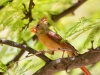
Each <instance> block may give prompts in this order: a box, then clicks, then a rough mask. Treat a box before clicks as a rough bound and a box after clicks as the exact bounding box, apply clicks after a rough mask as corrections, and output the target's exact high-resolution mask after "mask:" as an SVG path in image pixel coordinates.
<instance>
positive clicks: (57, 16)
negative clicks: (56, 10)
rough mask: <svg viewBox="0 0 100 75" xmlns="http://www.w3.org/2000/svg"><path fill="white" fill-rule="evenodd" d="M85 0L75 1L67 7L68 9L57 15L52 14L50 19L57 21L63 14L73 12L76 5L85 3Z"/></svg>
mask: <svg viewBox="0 0 100 75" xmlns="http://www.w3.org/2000/svg"><path fill="white" fill-rule="evenodd" d="M86 1H87V0H78V2H77V3H75V4H74V5H72V6H71V7H69V8H68V9H66V10H64V11H63V12H62V13H60V14H58V15H52V16H51V17H52V20H53V21H55V22H56V21H58V20H59V19H60V18H62V17H64V16H65V15H68V14H70V13H73V12H74V11H75V10H76V9H77V8H78V7H80V6H81V5H82V4H83V3H85V2H86Z"/></svg>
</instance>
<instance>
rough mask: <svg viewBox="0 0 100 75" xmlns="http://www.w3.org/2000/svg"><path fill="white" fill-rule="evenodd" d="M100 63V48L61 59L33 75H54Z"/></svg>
mask: <svg viewBox="0 0 100 75" xmlns="http://www.w3.org/2000/svg"><path fill="white" fill-rule="evenodd" d="M98 61H100V47H98V48H96V49H93V50H92V51H89V52H87V53H84V54H81V55H78V56H76V57H68V58H60V59H57V60H54V61H51V62H50V63H49V64H46V65H45V66H44V67H43V68H42V69H40V70H39V71H38V72H36V73H35V74H33V75H53V74H54V73H56V72H59V71H62V70H68V69H74V68H79V67H82V66H87V65H90V64H93V63H96V62H98Z"/></svg>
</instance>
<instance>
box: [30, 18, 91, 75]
mask: <svg viewBox="0 0 100 75" xmlns="http://www.w3.org/2000/svg"><path fill="white" fill-rule="evenodd" d="M31 31H32V32H34V33H36V35H37V37H38V39H39V41H40V42H41V43H42V44H43V45H44V46H46V47H47V48H48V49H49V50H50V51H55V50H59V51H63V50H65V52H66V53H67V54H68V56H70V57H73V56H76V55H77V50H76V49H75V48H74V47H73V46H72V45H71V44H70V43H69V42H68V41H67V40H66V41H63V42H61V40H62V39H63V38H62V37H61V36H60V35H59V34H57V33H56V32H54V31H52V30H50V29H49V23H48V20H47V17H43V18H41V19H40V20H39V21H38V23H37V25H36V26H35V27H32V29H31ZM80 69H81V70H82V71H83V73H84V74H85V75H91V73H90V72H89V71H88V70H87V69H86V68H85V67H80Z"/></svg>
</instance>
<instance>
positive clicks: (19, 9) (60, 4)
mask: <svg viewBox="0 0 100 75" xmlns="http://www.w3.org/2000/svg"><path fill="white" fill-rule="evenodd" d="M29 1H30V0H0V38H5V39H9V40H12V41H15V42H19V43H23V42H25V43H26V44H27V45H28V46H30V47H32V48H34V49H36V50H43V49H46V48H45V47H44V46H43V45H42V44H41V43H40V42H38V43H36V45H35V44H34V43H35V41H33V40H32V37H33V36H34V35H35V34H34V33H31V31H30V29H31V28H32V27H33V26H35V25H36V24H37V22H38V20H39V19H40V18H42V17H44V16H47V17H48V21H49V23H50V25H51V27H54V29H53V28H51V29H52V30H54V31H55V32H57V33H58V34H60V35H61V36H62V37H63V38H64V40H66V39H67V40H68V41H69V42H70V43H71V44H72V45H73V46H74V47H75V48H77V49H78V50H80V51H83V50H85V51H86V50H87V48H89V47H90V46H91V45H90V42H91V40H94V46H95V47H97V46H100V37H99V34H100V25H99V24H100V9H99V8H96V7H100V4H98V3H100V1H99V0H95V1H93V0H88V1H87V2H86V3H85V4H84V5H83V6H81V7H80V8H79V9H77V10H76V11H75V12H74V15H73V14H72V13H73V12H72V13H70V15H68V16H64V17H63V18H61V19H60V20H59V21H57V22H54V21H53V20H52V18H51V16H52V15H58V14H59V13H61V12H63V11H64V10H66V9H67V8H69V7H70V6H71V5H73V3H74V2H73V0H33V2H34V4H35V6H33V8H32V15H31V16H32V18H33V20H32V22H31V23H30V24H29V27H26V28H25V29H23V30H22V28H23V27H24V26H25V25H26V24H27V23H28V22H29V18H25V19H23V18H24V17H25V16H26V15H25V14H24V12H25V10H27V11H29V10H28V9H29ZM23 4H24V5H25V6H26V9H25V8H24V5H23ZM89 5H90V6H89ZM1 6H2V7H1ZM89 7H91V8H90V9H87V8H89ZM92 8H93V9H92ZM95 8H96V9H95ZM81 10H82V11H81ZM80 11H81V12H80ZM79 13H80V14H79ZM82 13H83V14H82ZM21 30H22V31H21ZM76 42H77V44H76ZM32 43H33V44H32ZM0 49H1V50H0V72H3V73H5V75H25V74H26V71H29V70H31V73H34V72H35V71H37V70H38V69H39V68H40V67H42V66H43V65H44V62H43V61H42V60H40V59H39V58H37V57H35V56H33V57H30V58H28V59H27V58H25V59H24V60H25V61H24V60H21V61H22V62H21V63H20V60H19V61H17V62H13V63H10V64H11V66H10V68H8V66H6V64H7V62H9V61H10V60H12V59H13V58H14V57H15V56H16V55H17V54H18V52H19V51H20V50H19V49H17V48H12V47H9V46H5V45H1V46H0ZM26 55H27V54H26ZM48 56H49V55H48ZM49 57H50V58H52V59H54V58H57V57H58V54H56V55H55V56H54V57H52V56H51V55H50V56H49ZM22 58H24V57H23V56H22ZM35 59H36V62H34V60H35ZM19 63H20V66H19ZM96 65H98V64H96ZM37 66H38V67H37ZM94 66H95V65H94ZM91 69H92V68H91ZM91 69H90V71H91ZM62 73H63V72H62ZM64 73H65V72H64ZM73 73H74V74H76V71H73V72H72V73H71V75H74V74H73ZM77 74H79V73H78V72H77ZM93 74H95V73H93ZM99 74H100V72H98V75H99ZM55 75H56V74H55ZM57 75H60V74H57ZM96 75H97V74H96Z"/></svg>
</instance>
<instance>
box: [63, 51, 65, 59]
mask: <svg viewBox="0 0 100 75" xmlns="http://www.w3.org/2000/svg"><path fill="white" fill-rule="evenodd" d="M64 53H65V50H63V54H62V58H64Z"/></svg>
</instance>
